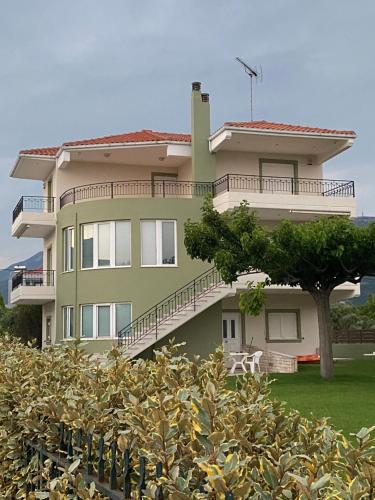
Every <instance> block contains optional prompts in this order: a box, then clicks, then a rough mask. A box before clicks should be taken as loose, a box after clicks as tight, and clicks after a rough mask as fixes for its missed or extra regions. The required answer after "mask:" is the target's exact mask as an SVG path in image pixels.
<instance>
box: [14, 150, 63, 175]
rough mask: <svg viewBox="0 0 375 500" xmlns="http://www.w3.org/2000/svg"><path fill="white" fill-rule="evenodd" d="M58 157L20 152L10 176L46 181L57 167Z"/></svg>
mask: <svg viewBox="0 0 375 500" xmlns="http://www.w3.org/2000/svg"><path fill="white" fill-rule="evenodd" d="M55 162H56V158H55V157H54V156H46V155H29V154H20V155H19V156H18V158H17V161H16V163H15V165H14V167H13V168H12V170H11V171H10V174H9V175H10V177H15V178H17V179H32V180H39V181H44V180H45V179H46V178H47V177H48V176H49V174H50V173H51V171H52V170H53V169H54V167H55Z"/></svg>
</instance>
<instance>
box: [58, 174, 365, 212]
mask: <svg viewBox="0 0 375 500" xmlns="http://www.w3.org/2000/svg"><path fill="white" fill-rule="evenodd" d="M207 194H210V195H211V196H212V197H213V199H214V206H215V208H216V209H217V210H218V211H219V212H223V211H225V210H230V209H233V208H234V207H236V206H238V205H239V204H240V203H241V202H242V201H243V200H246V201H247V202H248V203H249V206H250V207H251V208H252V209H254V210H256V211H257V212H258V213H259V215H260V217H261V219H263V220H279V219H283V218H288V219H295V220H308V219H311V218H313V217H315V216H321V215H350V216H352V215H354V212H355V198H354V195H355V193H354V182H353V181H345V180H328V179H314V178H311V179H308V178H295V177H270V176H256V175H241V174H227V175H225V176H223V177H221V178H220V179H218V180H216V181H215V182H213V183H212V182H191V181H177V180H170V181H169V180H160V181H155V180H154V181H152V180H150V181H148V180H132V181H116V182H104V183H96V184H87V185H84V186H77V187H74V188H72V189H69V190H68V191H66V192H65V193H63V195H62V196H61V198H60V208H62V207H64V206H65V205H68V204H72V203H73V204H74V203H81V202H85V201H90V200H98V199H103V198H106V199H112V198H151V197H154V198H193V197H203V196H206V195H207Z"/></svg>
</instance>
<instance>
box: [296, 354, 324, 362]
mask: <svg viewBox="0 0 375 500" xmlns="http://www.w3.org/2000/svg"><path fill="white" fill-rule="evenodd" d="M297 361H298V363H317V362H318V361H320V356H319V354H306V355H304V356H297Z"/></svg>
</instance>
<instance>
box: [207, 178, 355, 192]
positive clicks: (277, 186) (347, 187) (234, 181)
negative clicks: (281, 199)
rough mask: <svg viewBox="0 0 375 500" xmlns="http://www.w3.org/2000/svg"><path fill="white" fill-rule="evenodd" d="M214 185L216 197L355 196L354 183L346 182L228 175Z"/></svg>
mask: <svg viewBox="0 0 375 500" xmlns="http://www.w3.org/2000/svg"><path fill="white" fill-rule="evenodd" d="M213 184H214V188H213V195H214V196H217V195H219V194H221V193H223V192H225V191H241V192H251V193H271V194H273V193H275V194H303V195H313V196H337V197H354V196H355V192H354V181H345V180H330V179H309V178H304V177H299V178H296V177H271V176H259V175H240V174H227V175H224V176H223V177H221V178H220V179H217V180H216V181H215V182H214V183H213Z"/></svg>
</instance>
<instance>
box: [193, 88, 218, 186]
mask: <svg viewBox="0 0 375 500" xmlns="http://www.w3.org/2000/svg"><path fill="white" fill-rule="evenodd" d="M210 135H211V130H210V99H209V95H208V94H202V93H201V83H200V82H193V83H192V93H191V149H192V181H193V182H213V181H214V180H215V177H216V157H215V154H213V153H210V151H209V144H208V139H209V137H210Z"/></svg>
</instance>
